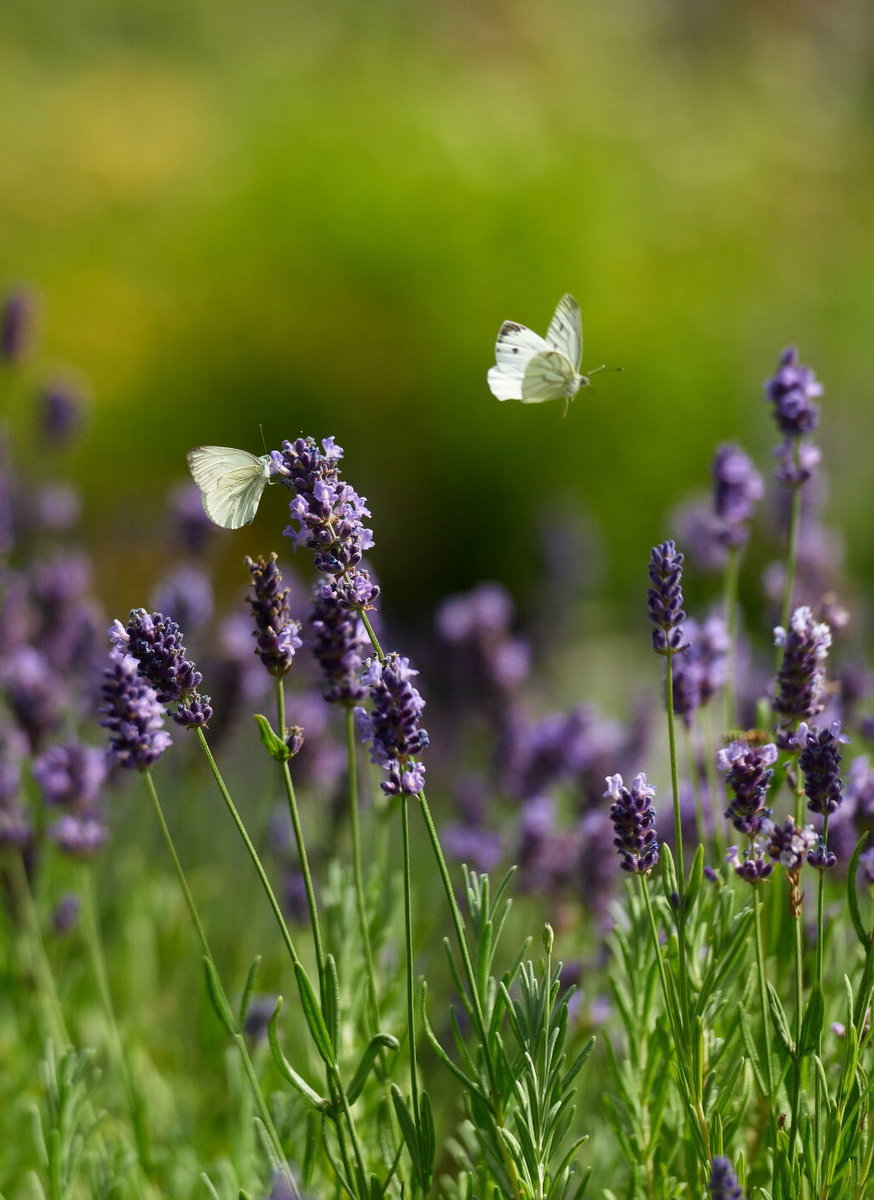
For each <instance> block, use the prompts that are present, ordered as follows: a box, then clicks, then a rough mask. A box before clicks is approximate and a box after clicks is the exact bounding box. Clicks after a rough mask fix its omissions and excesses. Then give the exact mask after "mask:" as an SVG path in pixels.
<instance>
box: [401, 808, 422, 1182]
mask: <svg viewBox="0 0 874 1200" xmlns="http://www.w3.org/2000/svg"><path fill="white" fill-rule="evenodd" d="M408 804H409V799H408V797H407V796H401V834H402V839H403V852H404V938H405V941H406V945H405V954H406V976H407V1037H408V1038H409V1051H410V1097H411V1099H412V1104H413V1123H414V1124H415V1126H416V1130H417V1132H418V1130H420V1129H421V1118H420V1116H419V1071H418V1063H417V1060H416V1013H415V980H414V978H413V898H412V877H411V866H410V813H409V809H408ZM419 1182H420V1183H423V1181H422V1180H420V1181H419Z"/></svg>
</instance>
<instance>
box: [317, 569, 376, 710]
mask: <svg viewBox="0 0 874 1200" xmlns="http://www.w3.org/2000/svg"><path fill="white" fill-rule="evenodd" d="M309 629H310V633H311V634H312V649H313V654H314V656H315V658H316V661H317V662H318V664H319V666H320V667H321V668H322V677H323V679H324V683H325V690H324V693H323V695H324V697H325V699H326V700H328V701H329V702H330V703H332V704H344V705H347V706H348V705H350V704H357V703H358V702H359V701H360V700H363V699H364V696H365V695H366V689H365V687H364V684H363V682H362V679H361V673H362V668H363V662H362V660H363V657H364V646H365V632H364V625H363V624H362V621H361V618H360V616H358V614H357V613H354V612H351V611H350V610H349V609H348V608H346V607H345V606H344V605H343V604H341V602H340V600H339V599H338V597H337V589H336V587H335V585H334V584H333V583H322V584H318V585H317V586H316V588H315V589H314V592H313V607H312V610H311V612H310V616H309ZM367 644H368V645H369V643H367Z"/></svg>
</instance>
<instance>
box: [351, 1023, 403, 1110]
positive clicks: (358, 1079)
mask: <svg viewBox="0 0 874 1200" xmlns="http://www.w3.org/2000/svg"><path fill="white" fill-rule="evenodd" d="M399 1046H400V1042H399V1041H398V1039H397V1038H396V1037H392V1035H391V1034H390V1033H376V1034H374V1035H373V1037H372V1038H371V1039H370V1041H369V1042H368V1044H367V1047H366V1049H365V1051H364V1053H363V1054H362V1055H361V1061H360V1062H359V1064H358V1066H357V1068H356V1070H355V1074H354V1075H353V1076H352V1080H351V1082H350V1083H349V1086H348V1087H347V1089H346V1094H347V1097H348V1099H349V1103H350V1104H354V1103H355V1101H356V1100H357V1099H358V1097H359V1096H360V1095H361V1092H362V1089H363V1088H364V1085H365V1083H366V1082H367V1077H368V1075H369V1074H370V1072H371V1071H372V1070H373V1064H374V1063H375V1062H376V1060H377V1058H378V1056H379V1052H380V1050H382V1049H385V1050H397V1049H398V1047H399Z"/></svg>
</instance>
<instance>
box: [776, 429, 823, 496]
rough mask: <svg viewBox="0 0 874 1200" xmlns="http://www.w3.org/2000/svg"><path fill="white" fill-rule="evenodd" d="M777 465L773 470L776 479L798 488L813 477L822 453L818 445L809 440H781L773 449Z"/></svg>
mask: <svg viewBox="0 0 874 1200" xmlns="http://www.w3.org/2000/svg"><path fill="white" fill-rule="evenodd" d="M774 457H775V458H776V459H777V462H778V464H779V465H778V467H777V470H776V472H775V475H776V477H777V479H779V480H780V482H781V483H785V484H786V486H787V487H790V488H798V487H801V486H802V485H803V484H805V483H807V481H808V480H809V479H811V478H812V477H813V473H814V471H815V470H816V468H817V467H818V466H819V462H820V459H821V458H822V453H821V452H820V449H819V447H818V446H814V445H811V443H810V442H792V441H790V440H788V439H787V440H786V441H785V442H782V443H781V444H780V445H779V446H778V447H777V449H776V450H775V451H774Z"/></svg>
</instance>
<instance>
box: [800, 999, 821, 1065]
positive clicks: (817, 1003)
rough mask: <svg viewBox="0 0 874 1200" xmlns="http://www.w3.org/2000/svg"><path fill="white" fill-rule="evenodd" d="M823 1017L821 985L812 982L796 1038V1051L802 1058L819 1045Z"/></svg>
mask: <svg viewBox="0 0 874 1200" xmlns="http://www.w3.org/2000/svg"><path fill="white" fill-rule="evenodd" d="M824 1018H825V1007H824V1004H823V998H822V986H821V985H820V983H819V982H818V981H817V982H814V984H813V986H812V987H811V989H810V997H809V998H808V1001H807V1006H806V1007H805V1009H804V1016H803V1018H802V1020H801V1036H800V1038H799V1039H798V1053H799V1055H800V1056H801V1057H802V1058H805V1057H806V1056H807V1055H808V1054H811V1053H812V1052H813V1051H814V1050H815V1049H816V1047H817V1046H818V1045H819V1036H820V1034H821V1033H822V1024H823V1020H824Z"/></svg>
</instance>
